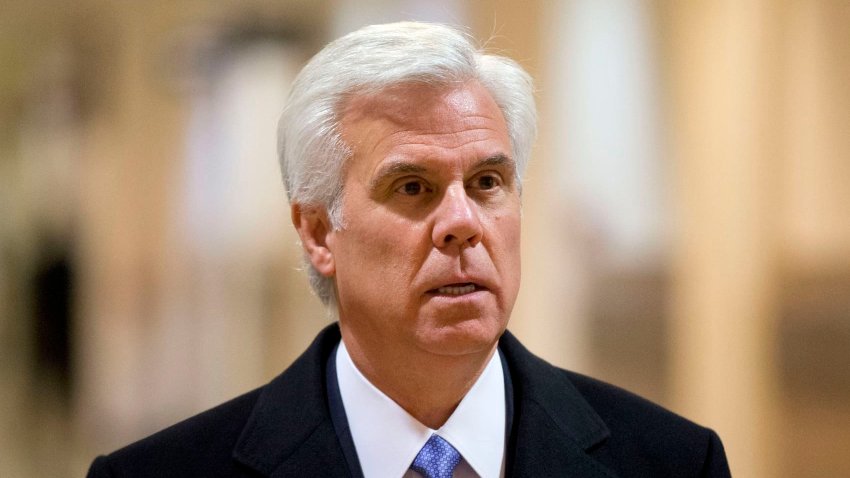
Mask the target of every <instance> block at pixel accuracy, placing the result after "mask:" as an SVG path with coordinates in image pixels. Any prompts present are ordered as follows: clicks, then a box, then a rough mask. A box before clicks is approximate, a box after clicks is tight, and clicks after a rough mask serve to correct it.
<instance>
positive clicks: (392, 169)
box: [369, 153, 516, 190]
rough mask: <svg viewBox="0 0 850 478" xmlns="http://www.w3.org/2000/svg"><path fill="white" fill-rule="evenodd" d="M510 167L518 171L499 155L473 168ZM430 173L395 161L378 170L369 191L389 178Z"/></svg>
mask: <svg viewBox="0 0 850 478" xmlns="http://www.w3.org/2000/svg"><path fill="white" fill-rule="evenodd" d="M494 166H499V167H506V166H507V167H510V168H512V169H514V170H516V162H515V161H514V160H513V159H511V158H510V157H508V156H507V155H504V154H502V153H497V154H494V155H492V156H488V157H486V158H484V159H482V160H481V161H479V162H478V163H476V164H475V166H473V167H472V169H473V170H475V169H482V168H486V167H494ZM427 171H428V168H426V167H424V166H420V165H418V164H413V163H408V162H406V161H393V162H392V163H390V164H388V165H386V166H384V167H382V168H381V169H379V170H378V173H377V174H376V175H375V176H374V177H373V178H372V180H371V181H369V189H370V190H374V189H376V188H378V187H379V186H380V185H381V184H382V183H383V182H384V181H386V180H387V178H391V177H394V176H403V175H405V174H422V173H425V172H427Z"/></svg>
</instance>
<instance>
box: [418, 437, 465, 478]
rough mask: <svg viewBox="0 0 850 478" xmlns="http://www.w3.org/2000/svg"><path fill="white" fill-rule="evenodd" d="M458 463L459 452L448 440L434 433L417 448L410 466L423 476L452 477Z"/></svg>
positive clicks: (429, 477) (433, 477)
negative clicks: (419, 448)
mask: <svg viewBox="0 0 850 478" xmlns="http://www.w3.org/2000/svg"><path fill="white" fill-rule="evenodd" d="M458 463H460V453H458V451H457V450H455V449H454V447H453V446H452V445H451V444H450V443H449V442H447V441H446V440H444V439H443V438H442V437H440V436H439V435H437V434H434V435H431V438H429V439H428V441H427V442H426V443H425V446H423V447H422V449H421V450H419V454H418V455H416V459H414V460H413V464H412V465H410V468H412V469H413V470H414V471H416V472H418V473H419V474H421V475H422V476H424V477H425V478H452V473H453V472H454V469H455V467H456V466H457V464H458Z"/></svg>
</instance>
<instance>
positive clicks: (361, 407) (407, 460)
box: [336, 342, 505, 477]
mask: <svg viewBox="0 0 850 478" xmlns="http://www.w3.org/2000/svg"><path fill="white" fill-rule="evenodd" d="M336 370H337V380H338V382H339V390H340V395H341V396H342V403H343V407H344V408H345V414H346V418H347V420H348V426H349V428H350V430H351V438H352V440H353V441H354V447H355V448H356V449H357V458H358V460H359V461H360V467H361V469H362V470H363V475H364V476H366V477H371V476H398V477H400V476H403V475H404V474H405V472H406V471H407V469H408V468H409V467H410V464H411V463H412V462H413V459H414V458H416V454H417V453H419V450H420V449H421V448H422V446H423V445H425V442H426V441H428V438H429V437H430V436H431V434H432V433H436V434H438V435H440V436H441V437H443V438H445V439H446V440H448V442H449V443H451V444H452V446H454V447H455V449H457V451H458V452H460V454H461V456H462V457H463V459H464V460H465V461H466V463H467V464H469V466H471V467H472V469H473V470H475V472H476V473H477V474H478V475H479V476H500V475H501V474H502V473H501V472H502V464H503V459H504V452H505V382H504V375H503V372H502V362H501V360H500V359H499V356H498V353H494V354H493V357H491V359H490V361H489V362H488V363H487V366H486V367H485V368H484V371H483V372H482V373H481V376H480V377H478V380H477V381H476V382H475V384H473V386H472V388H471V389H470V390H469V392H467V394H466V396H465V397H464V398H463V400H461V402H460V404H459V405H458V406H457V408H456V409H455V411H454V413H452V415H451V417H449V419H448V420H447V421H446V423H445V424H444V425H443V426H442V427H441V428H440V429H439V430H432V429H430V428H428V427H426V426H425V425H423V424H421V423H419V421H417V420H416V419H415V418H413V417H412V416H411V415H410V414H409V413H407V412H406V411H405V410H404V409H403V408H401V407H400V406H399V405H398V404H397V403H395V402H394V401H393V400H392V399H391V398H389V397H388V396H387V395H385V394H384V393H383V392H381V391H380V390H379V389H378V388H377V387H375V386H374V385H372V383H371V382H369V380H368V379H367V378H366V377H364V376H363V374H362V373H360V371H359V370H358V369H357V367H356V366H355V365H354V362H353V361H352V360H351V357H350V356H349V355H348V350H346V348H345V343H343V342H340V345H339V350H338V351H337V355H336Z"/></svg>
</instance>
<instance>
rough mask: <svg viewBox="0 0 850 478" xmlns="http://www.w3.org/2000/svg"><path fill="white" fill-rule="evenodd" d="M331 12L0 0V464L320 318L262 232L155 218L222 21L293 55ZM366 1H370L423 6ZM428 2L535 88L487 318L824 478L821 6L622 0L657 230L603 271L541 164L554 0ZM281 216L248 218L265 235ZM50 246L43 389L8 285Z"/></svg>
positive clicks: (168, 407)
mask: <svg viewBox="0 0 850 478" xmlns="http://www.w3.org/2000/svg"><path fill="white" fill-rule="evenodd" d="M340 2H342V0H339V1H338V2H334V1H327V2H310V1H288V2H274V3H272V2H261V1H256V2H235V1H233V2H192V1H184V2H166V1H155V2H145V3H144V4H142V3H133V4H129V3H126V2H121V3H117V2H106V1H94V0H90V1H87V2H75V3H74V4H73V6H69V5H66V4H65V2H55V1H48V0H41V1H37V2H14V1H13V2H6V3H7V4H8V5H6V6H4V11H5V12H6V14H4V15H3V16H2V18H0V53H2V54H3V55H4V60H3V62H4V63H5V64H10V65H15V68H3V69H2V71H0V99H2V101H0V105H2V106H0V119H2V120H3V124H4V127H3V128H2V132H0V213H1V214H2V228H0V261H2V262H0V455H2V456H3V459H2V460H0V476H7V475H8V476H67V475H69V474H70V475H81V474H83V470H85V468H86V466H87V464H88V462H89V461H90V460H91V458H92V457H93V456H94V454H95V453H100V452H104V451H107V450H110V449H114V448H115V447H117V446H120V445H121V444H123V443H126V442H127V441H129V440H133V439H135V438H138V437H140V436H142V435H143V434H145V433H148V432H150V431H152V430H154V429H157V428H159V427H161V426H164V425H166V424H168V423H171V422H173V421H176V420H177V419H179V418H181V417H185V416H188V415H190V414H192V413H194V412H196V411H199V410H201V409H203V408H205V407H208V406H210V405H212V404H214V403H218V402H220V401H222V400H224V399H227V398H229V397H231V396H234V395H236V394H237V393H240V392H241V391H245V390H247V389H249V388H251V387H253V386H256V385H259V384H261V383H264V382H265V381H266V380H268V379H269V378H270V377H272V376H274V375H275V374H277V373H278V372H279V371H280V370H282V369H283V368H284V367H285V366H286V364H287V363H289V362H290V361H291V360H293V359H294V358H295V357H296V356H297V354H298V353H299V352H300V351H301V350H302V349H303V348H304V347H306V345H307V344H308V343H309V341H310V339H311V338H312V337H313V335H314V334H315V332H316V331H317V330H318V329H320V328H321V327H322V326H323V325H325V324H326V323H327V319H326V318H325V316H324V312H323V311H322V309H321V307H319V305H318V303H317V301H316V299H315V298H313V297H312V296H311V295H310V294H309V291H308V287H307V285H306V281H305V280H303V278H302V276H301V273H300V272H299V271H297V270H296V269H297V266H298V263H299V252H298V248H297V245H296V244H295V238H294V235H293V234H292V231H291V230H290V229H289V228H287V227H283V226H281V227H280V229H281V230H280V231H279V232H276V233H273V234H275V235H274V237H273V239H272V240H268V238H257V240H256V241H253V240H252V239H251V238H250V237H249V238H248V239H246V240H245V241H244V242H243V243H240V244H241V245H240V246H238V247H233V248H230V249H225V253H223V254H218V255H211V254H210V253H209V252H206V253H202V252H199V251H198V250H197V249H196V245H197V242H196V241H195V239H193V238H192V237H190V236H189V233H188V232H187V231H188V230H189V229H188V226H187V225H186V216H185V215H181V214H182V213H184V212H185V194H186V189H187V186H186V177H187V176H186V175H187V163H188V162H189V160H188V158H189V157H190V155H191V154H192V153H191V148H190V147H189V146H188V144H189V143H188V141H187V137H188V136H189V134H190V132H191V131H192V124H193V123H192V121H193V114H196V113H197V103H196V101H195V100H196V99H197V98H198V97H204V94H205V93H204V88H211V85H213V84H214V83H215V82H214V81H213V80H215V79H216V78H215V77H210V76H209V73H208V72H206V73H205V71H207V70H204V68H205V67H208V66H209V65H211V64H216V62H217V61H218V60H220V59H221V57H222V56H225V55H226V54H228V53H232V52H233V51H234V50H233V49H232V48H231V46H232V45H236V44H237V43H238V42H239V41H242V40H244V39H245V38H247V36H250V35H246V33H247V34H251V35H255V36H256V35H259V34H265V35H267V36H269V35H270V36H272V37H274V38H277V39H279V40H280V41H282V42H284V43H285V44H286V45H287V48H288V50H286V51H287V52H289V53H288V54H290V55H292V56H293V58H295V57H298V58H306V57H307V56H308V55H309V54H311V53H312V52H313V51H315V50H316V48H317V47H319V46H320V45H321V44H323V43H324V42H325V41H327V40H328V39H329V38H328V36H329V32H331V31H334V29H335V28H341V27H340V25H343V24H344V22H342V21H339V20H338V19H334V15H335V14H336V13H335V12H340V11H344V10H345V9H344V8H341V3H340ZM342 3H344V2H342ZM373 3H374V4H375V5H377V6H376V7H375V9H374V10H375V11H377V12H379V13H380V14H381V15H383V16H384V17H391V18H396V17H399V16H401V15H403V12H404V11H413V7H411V5H414V4H416V5H419V3H422V2H414V1H405V2H401V1H399V2H395V1H383V2H373ZM426 3H428V2H424V3H422V4H423V5H424V4H426ZM60 4H61V5H60ZM448 4H451V8H449V7H448V6H446V7H445V8H444V9H443V10H442V12H443V13H445V12H448V11H451V12H452V15H457V16H460V17H461V18H458V19H457V20H458V21H460V22H465V23H468V25H469V27H470V29H471V31H472V32H473V33H474V34H475V36H476V37H478V38H480V39H489V40H488V46H489V47H491V48H493V49H495V50H497V51H503V52H505V53H507V54H508V55H509V56H512V57H514V58H516V59H517V60H518V61H520V62H521V63H522V64H523V65H524V66H526V67H527V68H528V70H529V71H530V72H531V73H532V75H533V76H535V78H536V80H537V83H538V90H539V91H538V104H539V109H540V114H541V130H540V137H539V141H538V145H537V147H536V149H535V153H534V156H535V159H534V163H533V164H532V166H531V167H530V170H529V172H528V177H527V179H526V185H525V197H524V216H523V219H524V224H523V234H524V244H523V262H524V271H523V275H524V277H523V287H522V291H521V296H520V299H519V301H518V303H517V305H516V307H515V311H514V316H513V320H512V324H511V328H512V329H513V330H514V331H515V332H516V333H517V335H519V336H520V337H521V338H522V339H523V340H524V341H525V342H526V343H527V345H529V347H530V348H531V349H532V350H535V351H537V352H538V353H540V354H541V355H543V356H544V357H546V358H547V359H549V360H551V361H553V362H555V363H558V364H560V365H563V366H567V367H570V368H573V369H576V370H579V371H583V372H586V373H592V374H594V375H597V376H601V377H602V378H605V379H607V380H611V381H613V382H615V383H618V384H621V385H623V386H627V387H629V388H631V389H634V390H636V391H638V392H640V393H642V394H645V395H647V396H649V397H651V398H653V399H655V400H658V401H660V402H662V403H663V404H664V405H666V406H668V407H671V408H673V409H674V410H675V411H677V412H679V413H682V414H684V415H685V416H687V417H690V418H692V419H694V420H696V421H699V422H700V423H703V424H706V425H707V426H710V427H712V428H715V429H716V430H718V431H719V432H720V434H721V437H722V438H723V440H724V443H725V444H726V446H727V451H728V454H729V458H730V461H731V465H732V470H733V473H734V474H735V475H736V476H776V477H781V476H794V477H798V476H843V475H847V474H848V473H850V461H849V460H848V459H847V457H846V449H847V448H848V447H850V407H848V406H847V405H846V404H847V403H850V383H848V379H847V378H846V373H840V370H846V369H847V368H846V367H848V366H850V354H848V352H847V350H850V347H847V343H848V341H850V324H848V320H850V319H848V318H850V304H848V302H847V300H846V297H848V296H850V294H847V292H850V259H848V258H850V213H848V210H847V204H850V187H848V186H850V135H848V134H846V133H847V130H848V126H850V114H848V111H850V93H848V90H847V88H846V84H847V80H848V77H850V75H848V74H849V73H850V42H848V41H847V40H848V37H847V29H846V25H848V21H850V7H848V6H847V4H846V2H841V1H826V0H820V1H818V0H812V1H807V2H792V1H780V0H776V1H768V0H748V1H745V2H740V1H736V2H732V1H721V2H717V1H705V2H703V1H694V2H674V1H666V0H658V1H654V2H653V1H647V2H638V1H637V0H635V1H634V3H630V4H629V5H630V6H631V7H633V8H638V9H641V11H642V12H643V13H644V14H645V15H646V16H647V18H649V19H650V24H651V25H652V26H653V28H654V30H653V31H652V36H651V38H649V41H648V45H651V48H653V51H652V52H651V53H652V54H651V55H649V56H648V57H650V58H655V59H656V60H657V63H653V64H650V65H647V66H646V67H647V68H649V69H652V71H654V72H656V77H657V78H658V83H659V84H658V90H659V91H660V94H659V96H660V97H659V98H655V99H654V100H653V101H657V102H659V105H658V108H659V109H660V110H661V111H662V112H663V114H662V115H660V117H659V118H657V119H656V121H658V122H659V124H658V125H657V126H658V127H659V130H661V131H663V132H664V137H663V140H664V145H665V146H664V148H663V151H662V152H661V153H659V155H658V157H657V158H655V159H656V160H657V164H656V165H657V166H658V168H657V169H653V170H652V171H647V172H645V174H654V175H658V174H659V171H662V172H663V176H662V177H654V180H656V181H658V182H659V183H660V184H663V185H664V188H665V190H664V193H663V197H664V201H665V205H666V209H667V210H669V211H670V213H669V214H670V217H669V218H667V219H668V220H669V221H668V222H669V224H671V225H672V227H671V228H670V230H667V231H659V234H660V235H661V236H663V238H664V241H667V242H664V243H665V244H668V245H669V247H664V248H663V249H662V252H661V253H660V254H659V255H658V256H657V257H656V256H653V257H652V258H648V259H647V258H637V259H645V260H636V261H635V263H636V264H639V265H638V266H635V267H632V268H628V269H625V268H618V267H617V266H612V265H610V263H609V262H608V261H607V258H609V257H610V256H611V255H612V254H614V252H615V251H612V250H611V248H610V244H609V242H608V241H607V239H608V238H607V237H606V231H605V229H604V228H599V227H598V225H599V224H600V223H604V222H605V220H606V218H605V217H600V216H595V215H594V214H595V213H593V212H592V211H591V210H590V209H592V208H589V209H588V208H587V207H586V205H584V204H581V203H580V202H577V201H576V199H575V198H576V194H575V191H571V190H569V189H568V188H565V186H564V184H569V183H568V182H566V183H565V182H563V181H561V180H560V179H559V175H563V174H570V169H569V164H570V163H569V161H568V158H562V157H560V156H559V154H560V151H561V150H560V149H559V147H560V146H559V144H561V143H560V141H562V140H563V136H569V132H565V131H563V128H562V125H560V124H559V123H558V122H557V120H555V119H556V118H560V117H562V116H561V113H562V111H561V110H559V109H558V108H564V107H569V106H568V104H567V103H564V102H563V101H561V100H562V96H563V95H564V88H565V85H563V84H562V83H561V79H562V78H563V77H562V76H559V75H560V74H562V73H563V72H561V73H558V72H556V71H554V70H553V68H552V65H553V64H554V63H556V62H555V59H554V58H553V55H558V54H561V53H560V52H562V51H563V49H562V48H560V47H561V46H562V45H560V43H559V38H560V37H561V35H559V31H561V30H562V29H563V28H565V27H566V26H565V25H563V24H562V23H560V20H558V19H559V18H562V17H561V16H560V15H561V14H562V13H564V11H566V12H567V13H569V8H572V7H573V6H574V5H576V4H577V3H576V2H574V1H572V2H563V3H558V4H556V3H554V2H542V1H532V2H496V1H490V0H474V1H473V0H470V1H461V0H457V1H456V2H446V5H448ZM608 5H609V7H610V8H614V9H616V8H617V5H618V2H609V3H608ZM620 5H621V6H622V5H625V4H623V3H620ZM378 7H380V8H378ZM423 8H424V7H423ZM555 9H559V10H558V12H560V13H558V14H556V12H555ZM377 14H378V13H376V15H377ZM439 14H440V13H439V12H437V13H433V15H439ZM364 21H365V20H364ZM353 27H354V25H352V28H353ZM239 31H241V32H242V34H240V35H235V34H234V33H237V32H239ZM263 32H265V33H263ZM564 37H566V35H564ZM571 38H573V37H571ZM216 45H218V46H219V47H220V48H217V47H216ZM205 75H206V76H205ZM283 87H284V86H282V88H283ZM565 104H566V105H567V106H564V105H565ZM258 127H260V126H258ZM272 127H273V125H272ZM258 154H260V153H258ZM246 160H247V159H246ZM263 160H265V159H263ZM624 160H626V161H627V160H628V158H624ZM258 164H259V163H258ZM564 164H567V166H566V167H565V166H564ZM249 186H250V185H249ZM235 187H238V186H235ZM249 193H250V191H247V190H246V191H244V192H242V193H240V192H239V190H238V189H237V190H235V192H232V194H235V195H236V196H235V197H246V198H247V197H255V196H251V195H250V194H249ZM602 193H603V192H600V194H602ZM240 194H242V195H243V196H240ZM280 194H281V197H283V196H282V188H281V192H280ZM281 206H282V207H281V208H280V209H278V210H273V209H272V208H270V209H269V215H270V217H271V216H274V221H275V223H276V224H281V225H285V224H286V219H285V218H281V217H278V216H279V215H281V214H284V215H285V211H286V208H285V205H281ZM263 239H266V240H263ZM277 245H279V247H277ZM60 254H66V255H67V256H68V257H69V258H71V261H72V262H71V264H72V266H73V268H74V269H73V271H74V276H73V277H74V278H75V281H76V282H75V288H74V289H73V291H74V296H73V301H74V302H73V310H72V311H73V314H72V319H73V322H72V328H71V335H70V339H71V341H72V355H71V357H70V360H71V363H70V367H69V369H68V370H70V374H71V375H70V379H71V387H70V389H69V390H70V394H69V395H68V396H66V395H64V393H63V391H62V390H63V389H62V386H61V384H60V381H58V380H57V379H56V377H55V376H54V375H53V373H54V372H51V371H45V370H44V369H42V368H39V367H41V366H40V365H38V364H39V363H40V362H39V359H38V356H39V355H38V354H39V353H40V352H39V349H38V345H37V340H36V336H37V335H38V333H37V331H38V324H37V323H35V322H34V320H35V319H34V317H36V312H35V311H36V310H37V307H36V306H34V305H33V303H32V300H31V297H32V294H33V285H32V284H33V281H32V278H33V277H35V276H36V275H37V274H38V271H39V270H40V269H39V268H40V267H41V266H42V265H43V264H44V263H46V261H47V260H48V259H49V258H51V257H53V256H55V255H60ZM246 351H247V352H246Z"/></svg>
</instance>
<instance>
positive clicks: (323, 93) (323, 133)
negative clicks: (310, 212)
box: [278, 23, 536, 306]
mask: <svg viewBox="0 0 850 478" xmlns="http://www.w3.org/2000/svg"><path fill="white" fill-rule="evenodd" d="M473 80H474V81H475V82H477V83H478V84H479V85H480V86H482V87H483V88H484V90H486V92H487V93H488V94H489V96H490V97H491V99H492V100H493V101H494V102H495V104H496V105H497V106H498V108H499V110H500V111H501V114H502V116H503V119H504V122H505V125H506V128H507V133H508V137H509V140H510V148H511V150H510V158H511V159H512V160H513V163H514V164H515V175H516V180H517V181H516V186H517V188H519V186H520V183H519V180H520V179H521V177H522V173H523V171H524V169H525V165H526V164H527V162H528V158H529V156H530V152H531V146H532V142H533V140H534V136H535V132H536V112H535V107H534V98H533V94H532V82H531V78H530V77H529V76H528V74H526V73H525V71H523V70H522V68H521V67H519V66H518V65H517V64H516V63H514V62H513V61H512V60H510V59H508V58H504V57H499V56H493V55H487V54H484V53H483V52H482V51H481V50H480V49H479V48H477V47H476V46H475V45H474V44H473V43H472V42H471V41H470V38H469V37H468V36H466V35H464V34H463V33H461V32H459V31H457V30H455V29H453V28H450V27H446V26H442V25H434V24H421V23H395V24H388V25H375V26H370V27H365V28H363V29H361V30H358V31H356V32H353V33H351V34H349V35H346V36H344V37H342V38H340V39H338V40H336V41H334V42H332V43H330V44H329V45H327V46H326V47H325V48H324V49H323V50H322V51H321V52H319V53H318V54H317V55H316V56H314V57H313V59H312V60H310V62H309V63H308V64H307V65H306V66H305V67H304V69H303V70H302V71H301V73H300V74H299V75H298V78H297V79H296V80H295V83H294V85H293V88H292V92H291V94H290V98H289V101H288V103H287V106H286V108H285V109H284V112H283V114H282V116H281V119H280V124H279V131H278V151H279V155H280V163H281V169H282V171H283V178H284V183H285V185H286V190H287V193H288V195H289V200H290V203H291V204H293V205H299V206H300V207H301V208H302V209H303V208H323V209H324V210H326V211H327V214H328V218H329V221H330V226H331V227H332V228H333V229H336V230H338V229H341V228H343V226H344V225H345V224H346V222H347V221H346V220H347V219H349V216H351V215H352V214H358V212H356V211H353V212H352V211H348V212H346V211H344V210H343V209H342V197H343V189H344V188H343V185H344V182H345V174H346V172H347V171H348V169H349V167H350V165H349V164H348V162H349V160H350V159H351V158H352V154H353V145H351V144H348V143H347V142H346V141H345V139H344V138H343V135H342V128H341V126H342V123H343V114H344V113H345V112H346V111H347V110H349V109H350V108H349V106H350V104H351V102H352V101H353V100H354V99H361V100H362V99H363V98H368V97H376V95H379V94H380V93H382V92H385V91H388V90H391V89H393V88H398V87H400V86H403V85H420V86H426V85H427V86H430V87H432V88H435V89H441V88H442V89H451V88H453V87H457V86H459V85H463V84H466V83H468V82H470V81H473ZM367 108H368V106H367ZM308 259H309V258H308ZM307 265H308V270H309V275H310V282H311V285H312V286H313V288H314V290H315V291H316V293H317V295H318V296H319V298H320V299H321V300H322V301H323V302H324V303H326V304H328V303H331V305H332V306H335V304H334V303H333V301H334V300H335V296H334V294H335V292H334V286H335V282H334V277H333V276H326V275H323V274H321V273H319V272H318V271H317V269H316V267H315V264H314V263H313V261H311V260H308V261H307Z"/></svg>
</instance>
